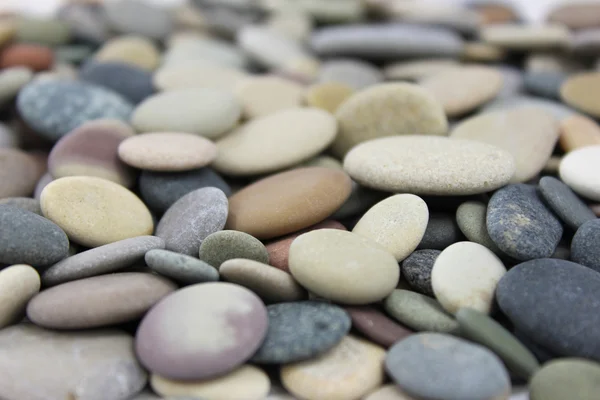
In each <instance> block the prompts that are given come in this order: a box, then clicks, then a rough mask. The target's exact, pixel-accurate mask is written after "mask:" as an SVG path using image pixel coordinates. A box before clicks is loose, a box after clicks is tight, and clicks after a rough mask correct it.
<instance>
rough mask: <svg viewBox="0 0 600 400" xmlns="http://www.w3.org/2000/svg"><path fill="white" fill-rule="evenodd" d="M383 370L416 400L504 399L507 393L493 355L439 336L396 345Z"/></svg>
mask: <svg viewBox="0 0 600 400" xmlns="http://www.w3.org/2000/svg"><path fill="white" fill-rule="evenodd" d="M385 368H386V370H387V372H388V374H390V375H391V377H392V380H393V381H394V382H395V383H396V384H397V385H398V386H399V387H400V388H401V389H402V390H404V391H405V392H407V393H408V394H409V395H412V396H416V397H420V398H436V399H445V400H463V399H492V398H496V399H505V398H508V396H509V395H510V390H511V385H510V377H509V375H508V372H507V371H506V369H505V368H504V365H503V364H502V361H500V359H499V358H498V357H497V356H496V355H495V354H494V353H492V352H491V351H489V350H488V349H486V348H484V347H481V346H479V345H475V344H471V343H469V342H467V341H465V340H462V339H458V338H455V337H453V336H450V335H446V334H441V333H419V334H416V335H412V336H410V337H408V338H406V339H404V340H401V341H400V342H398V343H396V344H395V345H394V346H393V347H392V348H391V349H390V350H389V352H388V353H387V355H386V358H385ZM431 377H436V379H435V380H433V381H432V380H430V379H429V378H431Z"/></svg>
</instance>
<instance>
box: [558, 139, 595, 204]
mask: <svg viewBox="0 0 600 400" xmlns="http://www.w3.org/2000/svg"><path fill="white" fill-rule="evenodd" d="M599 154H600V145H595V146H586V147H583V148H580V149H577V150H574V151H571V152H569V153H568V154H567V155H566V156H565V157H564V158H563V159H562V161H561V163H560V167H559V170H558V171H559V175H560V179H561V180H562V181H563V182H564V183H566V184H567V186H569V187H570V188H571V189H573V191H574V192H576V193H577V194H579V195H581V196H583V197H586V198H588V199H590V200H594V201H600V177H599V176H598V175H597V174H596V171H597V169H596V165H597V164H598V163H599V162H600V159H599V158H598V155H599Z"/></svg>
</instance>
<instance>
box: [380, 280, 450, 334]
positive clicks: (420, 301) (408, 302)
mask: <svg viewBox="0 0 600 400" xmlns="http://www.w3.org/2000/svg"><path fill="white" fill-rule="evenodd" d="M383 305H384V307H385V311H386V312H387V313H388V314H390V315H391V316H392V317H394V319H396V320H397V321H398V322H400V323H402V324H404V325H406V326H408V327H409V328H412V329H414V330H416V331H431V332H444V333H446V332H447V333H456V332H457V331H458V323H457V322H456V321H455V320H454V318H453V317H452V316H451V315H449V314H447V313H446V311H445V310H444V309H443V308H442V306H441V305H440V304H439V303H438V302H437V301H436V300H434V299H432V298H431V297H428V296H425V295H422V294H420V293H416V292H411V291H409V290H403V289H396V290H394V291H393V292H392V293H391V294H390V295H389V296H388V297H387V298H386V299H385V301H384V303H383Z"/></svg>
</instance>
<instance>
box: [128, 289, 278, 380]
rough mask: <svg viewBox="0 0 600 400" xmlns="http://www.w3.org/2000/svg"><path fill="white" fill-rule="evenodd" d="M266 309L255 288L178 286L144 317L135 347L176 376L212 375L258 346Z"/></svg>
mask: <svg viewBox="0 0 600 400" xmlns="http://www.w3.org/2000/svg"><path fill="white" fill-rule="evenodd" d="M267 325H268V315H267V310H266V308H265V306H264V304H263V303H262V301H261V300H260V299H259V298H258V297H257V296H256V295H255V294H254V293H252V292H251V291H249V290H248V289H245V288H243V287H241V286H238V285H234V284H231V283H222V282H211V283H201V284H197V285H192V286H188V287H186V288H184V289H180V290H178V291H177V292H175V293H173V294H171V295H169V296H167V297H166V298H164V299H163V300H162V301H160V302H159V303H158V304H157V305H156V306H154V307H153V308H152V309H151V310H150V311H149V312H148V313H147V314H146V315H145V317H144V318H143V319H142V322H141V323H140V326H139V328H138V331H137V335H136V343H135V348H136V353H137V356H138V358H139V360H140V361H141V363H142V364H143V365H144V366H145V367H146V368H147V369H149V370H150V371H151V372H153V373H155V374H159V375H161V376H164V377H165V378H170V379H175V380H200V379H210V378H213V377H216V376H219V375H223V374H225V373H227V372H230V371H232V370H234V369H235V368H237V367H238V366H240V365H241V364H243V363H244V362H245V361H246V360H248V359H249V358H250V357H252V355H253V354H254V353H255V352H256V350H257V349H258V348H259V347H260V345H261V343H262V342H263V340H264V338H265V335H266V333H267Z"/></svg>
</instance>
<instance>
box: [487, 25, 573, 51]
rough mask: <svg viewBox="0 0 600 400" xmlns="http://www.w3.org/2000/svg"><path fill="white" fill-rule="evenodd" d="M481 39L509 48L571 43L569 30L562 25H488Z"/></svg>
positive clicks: (517, 48)
mask: <svg viewBox="0 0 600 400" xmlns="http://www.w3.org/2000/svg"><path fill="white" fill-rule="evenodd" d="M480 34H481V39H482V40H483V41H485V42H487V43H489V44H492V45H496V46H498V47H502V48H505V49H509V50H522V51H524V50H549V49H557V48H565V47H567V46H568V45H569V41H570V34H569V30H568V29H567V28H566V27H564V26H562V25H517V24H499V25H488V26H486V27H484V28H483V29H481V33H480Z"/></svg>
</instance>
